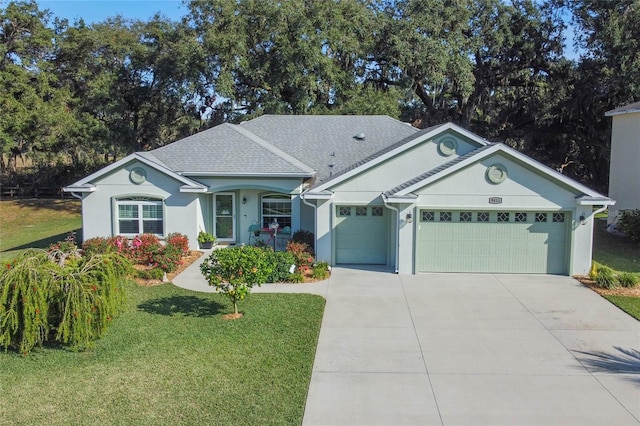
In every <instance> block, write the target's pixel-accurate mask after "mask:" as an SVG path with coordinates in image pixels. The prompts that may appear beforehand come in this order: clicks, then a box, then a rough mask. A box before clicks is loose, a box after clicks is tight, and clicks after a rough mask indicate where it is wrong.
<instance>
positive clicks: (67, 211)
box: [0, 199, 82, 259]
mask: <svg viewBox="0 0 640 426" xmlns="http://www.w3.org/2000/svg"><path fill="white" fill-rule="evenodd" d="M81 211H82V208H81V206H80V201H79V200H76V199H73V200H16V201H13V200H12V201H0V259H7V258H10V257H12V256H14V255H15V252H16V251H19V250H22V249H25V248H29V247H37V248H46V247H48V246H49V244H51V243H54V242H57V241H60V240H64V238H65V237H66V236H67V234H68V233H69V232H71V231H76V232H80V228H81V227H82V217H81ZM79 239H80V238H79Z"/></svg>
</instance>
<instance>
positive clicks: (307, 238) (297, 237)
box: [290, 229, 315, 256]
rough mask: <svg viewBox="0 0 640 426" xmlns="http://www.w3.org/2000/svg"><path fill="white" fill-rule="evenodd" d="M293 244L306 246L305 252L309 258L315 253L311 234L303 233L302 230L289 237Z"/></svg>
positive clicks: (308, 232)
mask: <svg viewBox="0 0 640 426" xmlns="http://www.w3.org/2000/svg"><path fill="white" fill-rule="evenodd" d="M290 241H293V242H294V243H302V244H306V245H307V251H308V252H309V253H311V256H313V255H314V253H315V239H314V237H313V232H310V231H305V230H304V229H299V230H297V231H296V232H294V233H293V235H291V240H290Z"/></svg>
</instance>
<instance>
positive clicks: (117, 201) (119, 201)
mask: <svg viewBox="0 0 640 426" xmlns="http://www.w3.org/2000/svg"><path fill="white" fill-rule="evenodd" d="M130 197H132V196H126V195H125V196H117V197H113V203H114V212H113V214H114V221H113V229H114V235H122V236H125V237H128V238H131V237H135V236H136V235H141V234H144V233H145V231H144V223H145V218H144V213H143V209H142V206H157V205H159V206H160V207H161V208H162V219H159V220H158V219H156V218H148V219H146V221H147V222H161V223H162V232H160V233H154V235H156V236H159V237H164V236H165V234H166V216H167V214H166V211H165V206H164V200H163V199H162V198H158V197H155V196H154V197H152V196H142V195H141V196H140V197H145V198H149V200H124V198H130ZM133 197H135V196H133ZM123 205H126V206H136V207H137V208H138V217H137V218H121V217H120V208H119V207H120V206H123ZM135 219H137V222H138V232H134V233H131V232H126V233H125V232H121V231H120V220H131V221H133V220H135Z"/></svg>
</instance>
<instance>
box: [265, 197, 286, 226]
mask: <svg viewBox="0 0 640 426" xmlns="http://www.w3.org/2000/svg"><path fill="white" fill-rule="evenodd" d="M274 220H275V221H276V222H278V225H280V227H279V228H278V229H279V231H282V229H283V228H285V227H289V229H291V197H290V196H289V195H286V194H267V195H263V196H262V227H263V228H268V227H269V224H270V223H272V222H273V221H274Z"/></svg>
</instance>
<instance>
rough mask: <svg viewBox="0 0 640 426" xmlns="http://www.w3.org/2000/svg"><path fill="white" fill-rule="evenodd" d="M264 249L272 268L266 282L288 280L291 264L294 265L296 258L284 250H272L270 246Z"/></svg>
mask: <svg viewBox="0 0 640 426" xmlns="http://www.w3.org/2000/svg"><path fill="white" fill-rule="evenodd" d="M265 250H266V251H267V253H268V256H269V263H270V264H271V266H272V268H273V270H272V272H271V275H270V276H269V277H268V278H267V281H266V282H268V283H282V282H289V281H290V280H291V272H290V271H291V266H292V265H293V266H295V264H296V259H295V258H294V257H293V254H291V253H289V252H286V251H273V250H271V248H269V249H265Z"/></svg>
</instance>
